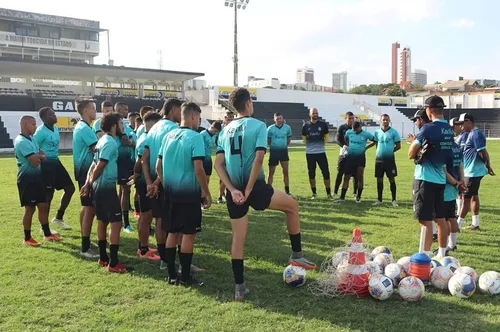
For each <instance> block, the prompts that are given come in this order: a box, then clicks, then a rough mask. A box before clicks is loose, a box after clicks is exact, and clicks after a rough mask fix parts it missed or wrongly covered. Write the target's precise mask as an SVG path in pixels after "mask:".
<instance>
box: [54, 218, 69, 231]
mask: <svg viewBox="0 0 500 332" xmlns="http://www.w3.org/2000/svg"><path fill="white" fill-rule="evenodd" d="M52 223H53V224H54V225H56V226H59V227H61V228H62V229H71V226H70V225H68V224H67V223H65V222H64V220H63V219H57V218H54V219H52Z"/></svg>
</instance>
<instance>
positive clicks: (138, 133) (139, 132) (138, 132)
mask: <svg viewBox="0 0 500 332" xmlns="http://www.w3.org/2000/svg"><path fill="white" fill-rule="evenodd" d="M145 132H146V126H144V124H141V125H140V126H139V128H138V129H137V133H136V136H137V139H139V137H141V136H142V134H144V133H145Z"/></svg>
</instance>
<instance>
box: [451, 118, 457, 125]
mask: <svg viewBox="0 0 500 332" xmlns="http://www.w3.org/2000/svg"><path fill="white" fill-rule="evenodd" d="M457 121H458V117H454V118H452V119H450V126H452V127H453V126H454V125H456V124H458V123H457Z"/></svg>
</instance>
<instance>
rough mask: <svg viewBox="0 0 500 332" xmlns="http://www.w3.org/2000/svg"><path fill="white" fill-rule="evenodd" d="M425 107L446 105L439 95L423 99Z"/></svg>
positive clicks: (442, 106)
mask: <svg viewBox="0 0 500 332" xmlns="http://www.w3.org/2000/svg"><path fill="white" fill-rule="evenodd" d="M425 107H429V108H444V107H446V105H445V104H444V100H443V98H441V97H439V96H431V97H429V98H427V99H426V100H425Z"/></svg>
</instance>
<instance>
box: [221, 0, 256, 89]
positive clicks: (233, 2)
mask: <svg viewBox="0 0 500 332" xmlns="http://www.w3.org/2000/svg"><path fill="white" fill-rule="evenodd" d="M249 2H250V0H224V6H226V7H230V8H234V56H233V63H234V73H233V75H234V77H233V85H234V86H235V87H237V86H238V9H242V10H245V9H246V8H247V6H248V3H249Z"/></svg>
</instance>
